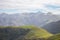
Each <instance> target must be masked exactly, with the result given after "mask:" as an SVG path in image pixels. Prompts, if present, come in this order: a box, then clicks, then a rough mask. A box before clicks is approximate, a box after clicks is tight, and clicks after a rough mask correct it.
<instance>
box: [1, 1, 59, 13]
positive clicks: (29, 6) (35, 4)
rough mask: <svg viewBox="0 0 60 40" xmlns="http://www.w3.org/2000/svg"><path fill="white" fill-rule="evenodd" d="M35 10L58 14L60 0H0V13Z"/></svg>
mask: <svg viewBox="0 0 60 40" xmlns="http://www.w3.org/2000/svg"><path fill="white" fill-rule="evenodd" d="M37 11H41V12H44V13H47V12H52V13H53V14H60V0H0V13H3V12H5V13H25V12H37Z"/></svg>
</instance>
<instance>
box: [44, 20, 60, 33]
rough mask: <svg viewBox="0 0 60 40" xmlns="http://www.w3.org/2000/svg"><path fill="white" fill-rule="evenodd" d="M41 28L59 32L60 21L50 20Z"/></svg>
mask: <svg viewBox="0 0 60 40" xmlns="http://www.w3.org/2000/svg"><path fill="white" fill-rule="evenodd" d="M43 28H44V29H46V30H47V31H49V32H51V33H53V34H56V33H60V21H57V22H51V23H49V24H46V25H44V27H43Z"/></svg>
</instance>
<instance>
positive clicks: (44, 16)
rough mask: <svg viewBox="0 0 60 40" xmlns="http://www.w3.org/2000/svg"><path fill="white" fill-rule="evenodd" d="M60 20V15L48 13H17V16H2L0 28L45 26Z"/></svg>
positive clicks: (0, 16) (3, 14)
mask: <svg viewBox="0 0 60 40" xmlns="http://www.w3.org/2000/svg"><path fill="white" fill-rule="evenodd" d="M59 20H60V16H59V15H54V14H52V13H51V12H48V13H42V12H37V13H16V14H6V13H1V14H0V26H22V25H35V26H44V25H46V24H48V23H51V22H56V21H59Z"/></svg>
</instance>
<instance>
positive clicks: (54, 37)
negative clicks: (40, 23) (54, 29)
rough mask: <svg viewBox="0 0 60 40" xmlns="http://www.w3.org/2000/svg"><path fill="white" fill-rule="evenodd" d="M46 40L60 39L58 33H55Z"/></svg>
mask: <svg viewBox="0 0 60 40" xmlns="http://www.w3.org/2000/svg"><path fill="white" fill-rule="evenodd" d="M48 40H60V34H56V35H54V36H52V37H50V38H49V39H48Z"/></svg>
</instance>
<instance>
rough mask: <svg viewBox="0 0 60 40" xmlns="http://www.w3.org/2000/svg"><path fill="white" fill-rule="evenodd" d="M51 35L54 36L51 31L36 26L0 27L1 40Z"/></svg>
mask: <svg viewBox="0 0 60 40" xmlns="http://www.w3.org/2000/svg"><path fill="white" fill-rule="evenodd" d="M50 36H52V34H51V33H49V32H47V31H46V30H44V29H42V28H38V27H36V26H19V27H16V26H8V27H2V26H1V27H0V38H1V40H10V39H12V40H15V39H16V40H23V39H24V38H25V39H38V38H40V39H42V38H44V39H45V38H46V39H48V38H49V37H50Z"/></svg>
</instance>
